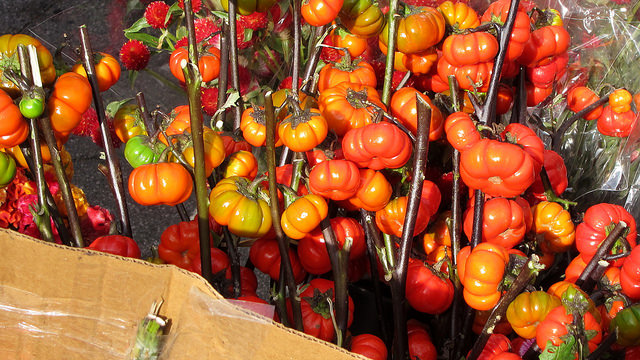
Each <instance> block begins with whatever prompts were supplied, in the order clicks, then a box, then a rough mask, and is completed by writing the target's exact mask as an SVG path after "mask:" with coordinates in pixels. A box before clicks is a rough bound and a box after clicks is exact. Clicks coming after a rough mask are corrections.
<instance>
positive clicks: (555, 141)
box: [551, 93, 610, 152]
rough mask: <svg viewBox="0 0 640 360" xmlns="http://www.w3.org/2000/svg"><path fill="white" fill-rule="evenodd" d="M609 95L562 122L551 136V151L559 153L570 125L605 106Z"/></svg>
mask: <svg viewBox="0 0 640 360" xmlns="http://www.w3.org/2000/svg"><path fill="white" fill-rule="evenodd" d="M609 94H610V93H609ZM609 94H607V95H605V96H603V97H601V98H600V99H599V100H598V101H596V102H594V103H593V104H591V105H589V106H587V107H586V108H584V109H582V110H580V111H578V112H577V113H575V114H573V115H571V117H569V118H568V119H566V120H565V121H564V122H562V125H560V127H559V128H558V130H556V132H554V133H553V135H552V136H551V145H552V148H553V151H555V152H560V150H561V148H562V138H563V137H564V134H565V133H566V132H567V130H569V128H570V127H571V125H573V124H574V123H575V122H576V121H578V120H580V119H582V118H583V117H584V116H585V115H587V114H588V113H590V112H592V111H593V110H595V109H596V108H597V107H599V106H602V105H604V104H606V103H607V102H608V101H609Z"/></svg>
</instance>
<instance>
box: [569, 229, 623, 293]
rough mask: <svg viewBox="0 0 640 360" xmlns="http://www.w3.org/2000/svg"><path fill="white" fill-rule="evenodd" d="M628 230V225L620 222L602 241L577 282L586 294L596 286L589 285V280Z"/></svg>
mask: <svg viewBox="0 0 640 360" xmlns="http://www.w3.org/2000/svg"><path fill="white" fill-rule="evenodd" d="M626 228H627V224H625V223H624V221H620V222H619V223H617V224H616V226H615V227H614V228H613V230H611V232H610V233H609V235H607V237H606V238H605V239H604V241H602V243H601V244H600V246H598V250H597V251H596V253H595V254H594V255H593V257H592V258H591V260H589V262H588V263H587V266H586V267H585V268H584V270H583V271H582V273H581V274H580V276H579V277H578V280H576V285H577V286H579V287H580V288H581V289H582V290H584V291H585V292H586V293H589V292H590V291H591V290H592V289H593V286H595V282H593V281H590V282H589V283H587V280H588V279H589V278H590V277H591V274H592V272H593V271H594V270H595V269H596V268H597V267H598V263H599V262H600V261H601V260H602V259H603V258H604V256H605V255H606V254H608V253H609V251H610V250H611V248H612V247H613V245H614V244H615V243H616V241H617V240H618V237H620V234H622V232H623V231H624V230H625V229H626Z"/></svg>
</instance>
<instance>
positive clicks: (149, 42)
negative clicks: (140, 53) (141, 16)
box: [125, 32, 159, 48]
mask: <svg viewBox="0 0 640 360" xmlns="http://www.w3.org/2000/svg"><path fill="white" fill-rule="evenodd" d="M125 36H126V37H127V39H130V40H140V41H142V43H143V44H145V45H146V46H149V47H152V48H155V47H156V46H158V41H159V39H158V38H157V37H155V36H153V35H149V34H145V33H138V32H133V33H128V34H127V33H125Z"/></svg>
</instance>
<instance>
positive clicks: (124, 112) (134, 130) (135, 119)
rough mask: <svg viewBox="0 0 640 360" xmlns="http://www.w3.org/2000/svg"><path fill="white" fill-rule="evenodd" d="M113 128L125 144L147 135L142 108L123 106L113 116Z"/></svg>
mask: <svg viewBox="0 0 640 360" xmlns="http://www.w3.org/2000/svg"><path fill="white" fill-rule="evenodd" d="M113 128H114V130H115V132H116V136H117V137H118V139H120V141H122V143H123V144H126V143H127V141H129V139H131V138H133V137H134V136H138V135H147V129H146V128H145V125H144V121H143V120H142V114H141V113H140V108H139V107H138V105H136V104H125V105H122V106H121V107H120V108H119V109H118V111H116V114H115V115H114V116H113Z"/></svg>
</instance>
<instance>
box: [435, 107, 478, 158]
mask: <svg viewBox="0 0 640 360" xmlns="http://www.w3.org/2000/svg"><path fill="white" fill-rule="evenodd" d="M444 132H445V133H446V134H447V140H448V141H449V144H451V146H453V148H454V149H456V150H458V151H464V150H466V149H468V148H470V147H471V146H473V145H474V144H475V143H477V142H478V141H480V140H481V139H482V136H481V135H480V132H479V131H478V129H477V128H476V124H475V123H474V122H473V119H471V116H469V114H467V113H464V112H461V111H458V112H455V113H453V114H451V115H449V116H447V119H446V120H445V121H444Z"/></svg>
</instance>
